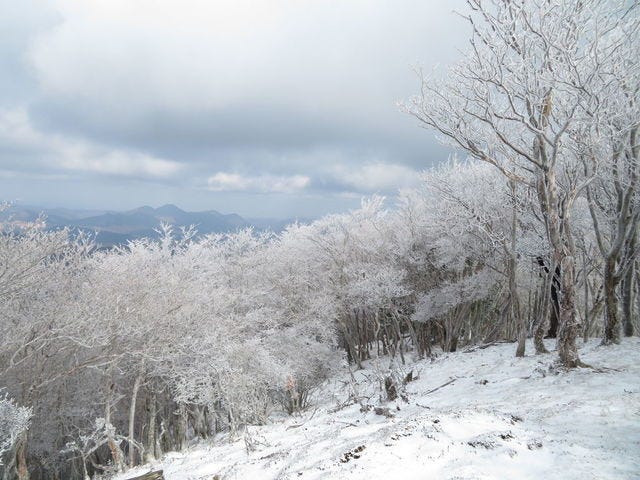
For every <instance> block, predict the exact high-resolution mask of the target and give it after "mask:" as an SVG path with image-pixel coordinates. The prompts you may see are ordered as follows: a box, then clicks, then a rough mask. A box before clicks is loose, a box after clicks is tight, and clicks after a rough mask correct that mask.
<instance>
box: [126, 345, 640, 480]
mask: <svg viewBox="0 0 640 480" xmlns="http://www.w3.org/2000/svg"><path fill="white" fill-rule="evenodd" d="M548 346H549V347H552V346H553V345H552V344H551V343H550V344H548ZM528 348H529V351H532V346H531V345H528ZM514 350H515V346H514V345H513V344H501V345H495V346H491V347H488V348H485V349H476V350H475V351H472V352H457V353H452V354H445V355H440V356H439V357H437V358H436V359H435V360H433V361H430V360H423V361H416V362H408V364H407V365H406V366H400V367H399V368H400V370H401V372H400V373H402V374H406V373H408V372H409V371H411V370H413V373H414V376H415V375H416V374H417V375H418V378H417V379H416V380H414V381H412V382H410V383H408V384H407V385H406V401H405V400H402V399H399V400H398V401H394V402H384V401H381V399H380V388H379V385H378V379H379V378H382V376H383V375H384V374H385V372H386V371H387V369H388V367H389V360H388V359H379V360H376V361H371V362H369V364H368V365H367V367H366V368H365V369H364V370H361V371H357V372H354V374H353V375H354V377H353V379H355V382H354V380H353V379H351V378H352V377H351V376H350V375H349V374H348V373H347V372H345V373H344V375H342V376H340V377H338V378H335V379H334V380H332V381H331V382H328V384H327V385H326V386H325V387H324V388H323V390H322V391H321V392H318V401H319V402H320V405H319V407H318V408H317V409H315V410H314V409H311V410H310V411H308V412H304V413H303V414H301V415H297V416H293V417H286V418H284V417H282V418H275V419H274V420H273V422H272V423H271V424H269V425H266V426H263V427H249V429H248V431H247V432H246V433H244V434H239V435H238V438H237V439H236V440H235V441H229V440H228V439H225V438H220V439H218V440H216V441H213V442H211V443H208V444H203V445H199V446H196V447H193V448H192V449H190V450H188V451H186V452H182V453H172V454H168V455H166V456H165V457H164V458H163V459H162V460H161V461H159V462H158V463H157V464H155V465H153V466H152V467H153V468H154V469H158V468H161V469H163V470H164V475H165V478H167V479H168V480H191V479H193V480H195V479H207V480H211V479H214V478H218V479H221V480H227V479H260V480H267V479H283V480H284V479H294V478H295V479H303V480H309V479H354V480H356V479H367V480H374V479H384V480H394V479H402V480H410V479H416V480H417V479H421V480H424V479H431V478H433V479H451V480H453V479H460V480H462V479H562V480H569V479H579V480H588V479H598V480H602V479H633V478H640V339H638V338H633V339H625V340H624V341H623V343H622V344H621V345H619V346H612V347H601V346H598V342H597V341H595V340H594V341H591V342H589V343H587V344H585V345H584V346H583V347H582V349H581V356H582V359H583V361H585V362H587V363H588V364H590V365H592V366H593V367H596V368H597V370H594V369H578V370H574V371H569V372H566V371H558V370H557V369H555V368H552V367H551V365H552V363H553V361H554V359H555V358H556V354H555V352H554V353H551V354H548V355H542V356H535V355H533V354H530V355H529V356H527V357H525V358H523V359H516V358H514V356H513V354H514ZM350 379H351V380H350ZM451 380H454V381H453V382H451V383H448V382H450V381H451ZM445 384H446V385H445ZM442 385H444V386H442ZM439 386H442V388H439V389H437V387H439ZM434 389H436V390H435V391H433V390H434ZM349 392H351V393H352V396H351V397H352V398H353V397H354V396H357V397H359V399H360V403H361V404H362V405H364V407H365V408H363V407H362V406H361V405H360V404H358V403H351V402H349V401H348V399H349V396H350V395H349ZM367 397H369V398H367ZM369 405H370V406H371V407H372V408H369V407H368V406H369ZM380 406H382V407H389V414H390V415H392V416H385V415H378V414H376V412H375V408H373V407H380ZM149 468H150V467H149V466H146V467H141V468H138V469H136V470H132V471H130V472H128V473H127V474H126V475H124V476H122V477H121V478H123V479H124V478H129V477H131V476H134V475H138V474H141V473H143V472H144V471H147V470H149ZM216 475H217V477H216Z"/></svg>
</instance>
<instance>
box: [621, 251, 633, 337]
mask: <svg viewBox="0 0 640 480" xmlns="http://www.w3.org/2000/svg"><path fill="white" fill-rule="evenodd" d="M634 282H635V262H634V263H633V264H631V266H630V267H629V268H628V270H627V272H626V273H625V276H624V279H623V281H622V312H623V315H622V318H623V329H624V336H625V337H631V336H632V335H633V321H634V313H635V312H634V306H635V305H634V301H633V300H634V299H633V292H634V288H633V284H634Z"/></svg>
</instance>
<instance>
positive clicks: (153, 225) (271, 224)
mask: <svg viewBox="0 0 640 480" xmlns="http://www.w3.org/2000/svg"><path fill="white" fill-rule="evenodd" d="M42 217H44V219H45V222H46V225H47V227H48V228H50V229H58V228H64V227H68V228H70V229H72V230H74V231H80V230H84V231H91V232H95V234H96V242H97V243H98V244H100V245H102V246H113V245H118V244H123V243H126V242H127V241H130V240H134V239H137V238H142V237H148V238H157V236H158V232H157V229H158V228H159V227H160V225H161V224H162V223H167V224H170V225H172V226H174V227H191V226H193V227H194V228H195V229H196V231H197V232H198V234H201V235H206V234H209V233H225V232H232V231H236V230H240V229H243V228H250V227H252V228H255V229H256V230H272V231H274V232H279V231H282V230H283V229H284V228H285V227H286V226H287V225H289V224H290V223H293V222H295V221H302V222H307V221H309V220H308V219H301V220H298V219H260V218H254V219H245V218H243V217H241V216H240V215H238V214H237V213H228V214H224V213H221V212H219V211H217V210H204V211H195V212H190V211H186V210H183V209H181V208H180V207H178V206H176V205H174V204H171V203H168V204H164V205H161V206H159V207H156V208H154V207H152V206H149V205H143V206H140V207H136V208H133V209H130V210H124V211H117V210H74V209H66V208H43V207H36V206H29V205H20V204H13V205H10V206H9V207H8V208H6V209H5V210H4V211H0V221H5V222H14V223H26V222H32V221H35V220H37V219H38V218H42Z"/></svg>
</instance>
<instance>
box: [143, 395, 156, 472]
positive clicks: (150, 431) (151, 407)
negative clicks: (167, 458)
mask: <svg viewBox="0 0 640 480" xmlns="http://www.w3.org/2000/svg"><path fill="white" fill-rule="evenodd" d="M157 414H158V412H157V405H156V394H155V392H150V393H149V395H148V396H147V444H146V446H145V461H146V462H151V461H153V460H155V459H156V456H155V452H156V417H157Z"/></svg>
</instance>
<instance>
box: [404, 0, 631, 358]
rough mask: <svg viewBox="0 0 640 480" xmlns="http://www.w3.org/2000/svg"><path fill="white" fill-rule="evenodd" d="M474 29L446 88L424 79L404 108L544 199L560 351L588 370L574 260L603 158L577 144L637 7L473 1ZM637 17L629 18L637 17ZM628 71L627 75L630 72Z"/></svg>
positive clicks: (600, 2)
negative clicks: (579, 216)
mask: <svg viewBox="0 0 640 480" xmlns="http://www.w3.org/2000/svg"><path fill="white" fill-rule="evenodd" d="M468 5H469V10H470V14H469V16H468V19H469V22H470V24H471V27H472V32H473V34H472V37H471V49H470V52H469V54H468V55H467V57H466V58H465V59H464V60H463V61H461V62H460V63H459V64H458V65H456V66H455V67H453V68H452V69H451V70H450V72H449V75H448V77H449V80H448V81H447V82H446V83H444V84H442V83H441V82H437V81H434V80H433V79H430V78H429V79H427V78H425V79H423V81H422V93H421V95H419V96H416V97H415V98H414V99H412V101H411V103H410V104H409V105H408V106H406V107H405V108H406V110H407V111H408V112H409V113H411V114H412V115H414V116H415V117H416V118H418V119H419V120H420V121H421V122H422V123H423V124H424V125H425V126H427V127H429V128H432V129H434V130H436V131H437V132H439V133H440V134H441V135H442V136H443V137H444V138H445V139H446V140H447V141H449V142H451V143H452V144H453V145H454V146H456V147H457V148H459V149H461V150H463V151H464V152H466V153H467V154H469V155H470V156H472V157H474V158H476V159H479V160H481V161H484V162H487V163H489V164H491V165H493V166H495V167H496V168H497V169H498V170H500V171H501V172H502V173H503V174H504V175H505V176H506V177H507V178H508V179H510V180H512V181H515V182H519V183H523V184H525V185H528V186H530V187H531V188H534V189H535V191H536V192H537V203H538V206H539V209H540V211H541V213H542V215H543V220H544V225H545V228H546V232H547V239H548V243H549V246H550V254H549V260H550V264H551V265H550V267H551V268H550V270H551V271H554V270H555V268H556V266H558V267H559V268H560V270H561V286H560V292H561V295H560V312H559V313H560V314H559V317H560V331H559V336H558V351H559V354H560V360H561V362H562V363H563V364H564V365H565V366H567V367H575V366H579V365H581V362H580V359H579V357H578V352H577V347H576V337H577V335H578V333H579V328H580V322H579V318H578V316H577V315H576V288H575V284H576V281H575V277H576V260H575V258H576V252H575V245H574V239H573V236H572V228H571V212H572V207H573V204H574V202H575V201H576V198H578V196H579V195H580V194H581V193H582V192H583V191H584V189H585V188H586V187H587V186H588V185H589V184H590V183H591V182H592V181H593V179H594V178H595V172H596V171H597V165H599V164H600V163H601V159H600V158H596V157H592V158H590V159H589V160H590V162H592V165H591V168H588V169H585V168H584V167H583V165H582V157H581V155H580V153H579V152H580V151H582V150H583V146H582V144H583V143H587V144H590V145H593V142H594V141H597V137H596V138H594V137H584V136H579V140H580V143H577V141H576V138H577V137H578V135H576V134H575V133H576V132H577V131H580V132H585V131H587V130H589V131H590V129H588V128H586V127H585V124H586V125H590V124H591V123H592V122H594V118H599V116H597V115H595V113H594V112H595V111H596V110H597V109H598V108H599V105H601V104H602V102H603V97H607V96H609V95H612V94H614V92H611V91H610V90H608V88H607V82H606V81H600V79H601V78H603V77H607V76H609V75H610V74H611V65H612V64H619V63H622V64H624V63H626V62H628V61H629V60H630V58H629V55H630V54H631V51H629V50H628V49H621V48H619V47H620V45H621V43H623V41H624V40H623V38H624V32H625V30H626V24H627V23H628V22H629V21H630V20H629V19H631V18H633V17H634V16H635V15H636V9H637V4H636V3H634V4H633V5H632V6H629V4H628V2H624V1H619V2H611V1H608V0H588V1H577V0H576V1H569V2H565V1H557V0H556V1H549V0H518V1H506V0H495V1H492V2H488V1H483V0H469V1H468ZM629 9H631V11H629ZM622 72H624V70H622Z"/></svg>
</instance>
